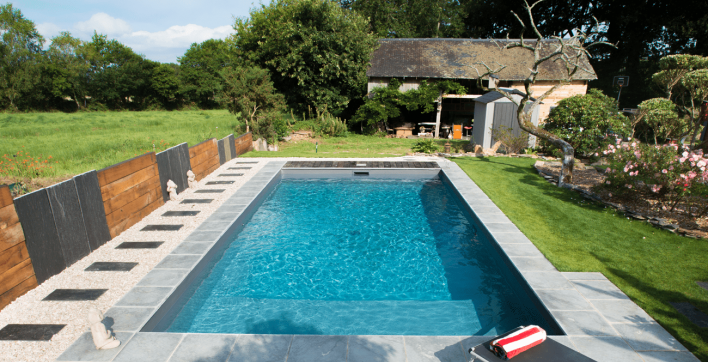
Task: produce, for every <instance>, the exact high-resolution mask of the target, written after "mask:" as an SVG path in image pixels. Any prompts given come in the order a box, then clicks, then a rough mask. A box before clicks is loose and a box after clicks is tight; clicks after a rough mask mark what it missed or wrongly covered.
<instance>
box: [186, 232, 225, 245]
mask: <svg viewBox="0 0 708 362" xmlns="http://www.w3.org/2000/svg"><path fill="white" fill-rule="evenodd" d="M222 233H223V231H195V232H193V233H191V234H189V236H187V238H186V239H184V241H208V242H212V243H213V242H215V241H217V240H218V239H219V237H221V234H222Z"/></svg>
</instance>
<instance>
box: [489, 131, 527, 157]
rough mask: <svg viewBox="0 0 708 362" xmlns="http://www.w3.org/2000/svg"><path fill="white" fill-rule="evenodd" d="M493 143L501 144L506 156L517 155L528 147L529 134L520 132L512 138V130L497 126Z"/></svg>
mask: <svg viewBox="0 0 708 362" xmlns="http://www.w3.org/2000/svg"><path fill="white" fill-rule="evenodd" d="M494 141H498V142H501V144H502V146H504V150H505V151H506V153H507V154H510V153H519V151H521V150H522V149H523V148H525V147H528V145H529V133H528V132H526V131H521V134H520V135H518V136H514V132H513V129H512V128H509V127H506V126H499V128H497V129H495V130H494Z"/></svg>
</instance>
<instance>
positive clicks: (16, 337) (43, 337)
mask: <svg viewBox="0 0 708 362" xmlns="http://www.w3.org/2000/svg"><path fill="white" fill-rule="evenodd" d="M65 326H66V324H8V325H6V326H5V327H3V329H0V341H48V340H50V339H52V336H54V335H55V334H57V333H59V331H61V330H62V328H64V327H65Z"/></svg>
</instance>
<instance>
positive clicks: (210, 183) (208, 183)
mask: <svg viewBox="0 0 708 362" xmlns="http://www.w3.org/2000/svg"><path fill="white" fill-rule="evenodd" d="M234 182H236V181H209V182H207V183H206V184H207V185H231V184H232V183H234Z"/></svg>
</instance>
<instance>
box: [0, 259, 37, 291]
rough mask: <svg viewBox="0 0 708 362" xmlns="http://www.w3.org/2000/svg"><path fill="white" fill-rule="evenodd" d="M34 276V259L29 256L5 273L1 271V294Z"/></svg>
mask: <svg viewBox="0 0 708 362" xmlns="http://www.w3.org/2000/svg"><path fill="white" fill-rule="evenodd" d="M32 276H34V269H32V260H30V259H29V258H27V259H25V260H23V261H21V262H20V263H19V264H17V265H15V266H13V267H12V268H10V269H9V270H7V271H5V272H4V273H0V294H4V293H5V292H7V291H8V290H10V289H12V288H14V287H16V286H17V285H18V284H20V283H22V282H23V281H25V280H26V279H28V278H30V277H32Z"/></svg>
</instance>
